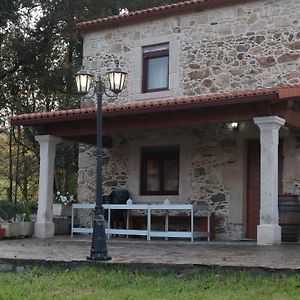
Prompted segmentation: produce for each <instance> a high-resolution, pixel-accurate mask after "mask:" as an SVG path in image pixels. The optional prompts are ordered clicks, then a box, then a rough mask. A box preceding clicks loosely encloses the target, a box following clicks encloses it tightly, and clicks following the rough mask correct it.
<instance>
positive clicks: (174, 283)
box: [0, 265, 300, 300]
mask: <svg viewBox="0 0 300 300" xmlns="http://www.w3.org/2000/svg"><path fill="white" fill-rule="evenodd" d="M299 282H300V277H299V275H293V276H285V275H276V274H275V275H257V276H253V275H250V274H246V273H243V272H232V273H227V274H226V273H223V272H219V271H213V272H197V271H195V272H194V273H192V274H185V273H183V274H176V273H170V272H168V271H166V270H154V271H130V270H127V269H119V270H112V269H105V268H103V267H101V266H100V265H99V266H98V267H97V268H87V269H81V270H76V271H59V270H53V269H52V270H50V271H46V270H43V269H32V270H29V271H27V272H25V273H23V274H12V273H2V274H0V286H1V289H0V299H3V300H6V299H10V300H14V299H45V300H47V299H108V300H109V299H114V300H117V299H172V300H174V299H191V300H192V299H208V300H209V299H214V300H217V299H222V300H226V299H229V300H234V299H237V300H243V299H245V300H246V299H249V300H252V299H262V300H263V299H282V300H283V299H299Z"/></svg>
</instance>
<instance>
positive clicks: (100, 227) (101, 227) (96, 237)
mask: <svg viewBox="0 0 300 300" xmlns="http://www.w3.org/2000/svg"><path fill="white" fill-rule="evenodd" d="M103 213H104V211H103V207H102V206H101V207H96V208H95V218H94V221H93V239H92V248H91V254H90V256H88V257H87V259H88V260H110V259H111V257H110V256H109V255H108V254H107V246H106V234H105V219H104V214H103Z"/></svg>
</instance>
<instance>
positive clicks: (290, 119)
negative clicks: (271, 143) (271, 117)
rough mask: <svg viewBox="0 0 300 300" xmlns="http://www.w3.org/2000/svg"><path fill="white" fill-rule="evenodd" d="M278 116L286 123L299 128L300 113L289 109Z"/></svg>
mask: <svg viewBox="0 0 300 300" xmlns="http://www.w3.org/2000/svg"><path fill="white" fill-rule="evenodd" d="M280 117H282V118H284V119H285V121H286V124H287V125H290V126H292V127H296V128H300V113H299V112H297V111H294V110H291V109H288V110H286V111H285V112H284V113H283V114H282V115H281V116H280Z"/></svg>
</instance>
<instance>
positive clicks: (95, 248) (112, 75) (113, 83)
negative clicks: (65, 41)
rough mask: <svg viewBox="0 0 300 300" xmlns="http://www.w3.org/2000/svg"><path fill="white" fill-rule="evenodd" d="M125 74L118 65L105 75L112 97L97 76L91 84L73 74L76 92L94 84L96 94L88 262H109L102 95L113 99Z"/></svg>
mask: <svg viewBox="0 0 300 300" xmlns="http://www.w3.org/2000/svg"><path fill="white" fill-rule="evenodd" d="M126 76H127V73H125V72H122V70H121V68H120V67H119V63H118V62H117V63H116V67H115V69H114V70H113V71H110V72H108V73H107V80H108V83H109V90H110V91H111V92H113V93H114V95H109V94H107V92H106V88H105V83H104V81H103V80H102V78H101V77H100V76H99V78H98V80H95V81H94V82H93V76H92V75H91V74H90V73H89V72H88V71H87V70H85V69H84V68H82V69H81V70H80V71H79V72H77V73H76V74H75V79H76V85H77V89H78V92H79V93H81V94H87V93H88V92H89V90H90V87H91V85H92V83H93V84H95V86H94V87H95V93H96V94H97V163H96V207H95V210H94V219H93V237H92V247H91V253H90V256H88V257H87V259H90V260H110V259H111V257H110V256H109V255H108V253H107V246H106V234H105V219H104V209H103V196H102V97H103V94H105V95H107V96H108V97H114V96H115V95H117V94H119V93H120V92H121V91H122V90H123V89H124V84H125V79H126Z"/></svg>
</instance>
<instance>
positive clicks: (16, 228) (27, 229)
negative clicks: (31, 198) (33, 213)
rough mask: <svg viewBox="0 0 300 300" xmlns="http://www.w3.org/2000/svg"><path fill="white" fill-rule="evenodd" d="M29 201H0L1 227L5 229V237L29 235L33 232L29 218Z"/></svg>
mask: <svg viewBox="0 0 300 300" xmlns="http://www.w3.org/2000/svg"><path fill="white" fill-rule="evenodd" d="M29 209H30V206H29V203H28V202H26V203H25V202H23V201H20V202H19V203H18V206H16V205H15V204H14V203H11V202H7V201H1V202H0V219H1V220H2V221H1V227H2V228H3V229H5V237H19V236H30V235H32V234H33V227H34V226H33V222H31V221H30V219H29V215H30V214H29V213H28V212H29Z"/></svg>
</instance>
